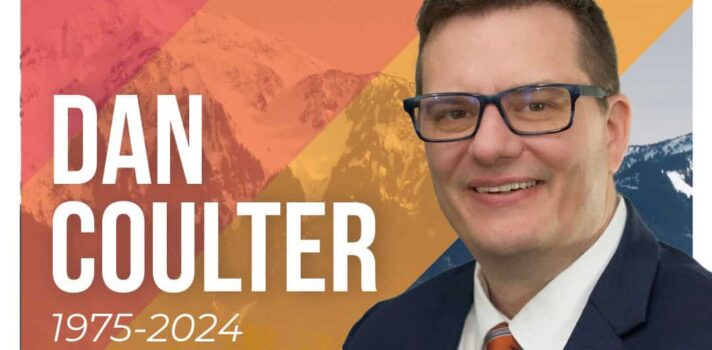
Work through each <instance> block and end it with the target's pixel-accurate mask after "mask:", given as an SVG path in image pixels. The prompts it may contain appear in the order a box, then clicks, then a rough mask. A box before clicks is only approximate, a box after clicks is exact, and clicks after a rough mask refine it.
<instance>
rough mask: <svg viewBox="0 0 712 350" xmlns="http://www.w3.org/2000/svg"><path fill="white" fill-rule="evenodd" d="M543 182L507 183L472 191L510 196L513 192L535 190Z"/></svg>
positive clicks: (476, 187)
mask: <svg viewBox="0 0 712 350" xmlns="http://www.w3.org/2000/svg"><path fill="white" fill-rule="evenodd" d="M541 182H542V181H537V180H531V181H523V182H511V183H505V184H502V185H499V186H475V187H472V189H474V190H475V192H477V193H486V194H500V195H502V194H508V193H512V192H517V191H522V190H526V189H530V188H533V187H535V186H537V185H539V184H541Z"/></svg>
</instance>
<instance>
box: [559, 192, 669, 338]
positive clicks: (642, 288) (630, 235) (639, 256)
mask: <svg viewBox="0 0 712 350" xmlns="http://www.w3.org/2000/svg"><path fill="white" fill-rule="evenodd" d="M626 206H627V211H628V215H627V219H626V224H625V229H624V231H623V236H622V237H621V241H620V244H619V245H618V248H617V249H616V252H615V254H614V255H613V257H612V258H611V261H610V262H609V263H608V266H606V269H605V270H604V271H603V274H602V275H601V277H600V278H599V279H598V282H597V283H596V286H595V287H594V289H593V291H592V292H591V296H590V298H589V300H588V303H587V305H586V307H585V308H584V310H583V313H582V314H581V317H580V318H579V321H578V323H577V324H576V327H575V328H574V331H573V333H572V334H571V337H570V338H569V341H568V343H567V344H566V347H565V349H625V346H624V345H623V342H622V340H621V338H622V337H623V336H624V335H625V334H626V333H627V332H629V331H630V330H632V329H633V328H635V327H636V326H638V325H640V324H642V323H644V322H645V318H646V310H647V306H648V299H649V298H650V292H651V290H652V285H653V282H654V281H655V276H656V273H657V268H658V261H659V259H660V255H659V254H660V253H659V246H658V243H657V241H656V240H655V237H653V235H652V233H650V231H649V230H648V228H647V227H646V226H645V224H644V223H643V221H642V220H641V218H640V216H638V213H637V212H636V210H635V208H633V206H632V205H631V204H630V201H628V200H627V199H626Z"/></svg>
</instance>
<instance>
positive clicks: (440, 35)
mask: <svg viewBox="0 0 712 350" xmlns="http://www.w3.org/2000/svg"><path fill="white" fill-rule="evenodd" d="M578 46H579V45H578V31H577V29H576V24H575V22H574V19H573V17H572V16H571V15H570V14H569V13H568V12H566V11H565V10H562V9H559V8H557V7H555V6H552V5H532V6H525V7H521V8H512V9H509V8H507V9H497V10H493V11H488V12H486V13H484V14H472V13H462V14H458V15H455V16H453V17H451V18H449V19H447V20H444V21H443V22H440V23H438V24H437V25H436V26H435V27H433V30H432V31H431V32H430V35H429V36H428V39H427V41H426V42H425V45H424V47H423V51H422V53H421V54H422V56H421V65H422V66H421V68H422V79H423V80H422V81H423V92H424V93H428V92H438V91H471V92H478V93H488V94H491V93H495V92H498V91H502V90H505V89H508V88H511V87H515V86H521V85H526V84H532V83H540V82H561V83H588V78H587V76H586V74H585V73H584V72H583V70H582V69H581V68H580V65H579V60H578V53H579V49H578Z"/></svg>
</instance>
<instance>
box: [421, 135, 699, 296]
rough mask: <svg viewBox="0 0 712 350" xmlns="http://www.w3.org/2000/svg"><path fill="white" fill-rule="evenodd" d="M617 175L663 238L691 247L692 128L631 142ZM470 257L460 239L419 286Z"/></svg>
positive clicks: (620, 188)
mask: <svg viewBox="0 0 712 350" xmlns="http://www.w3.org/2000/svg"><path fill="white" fill-rule="evenodd" d="M615 180H616V185H617V188H618V192H619V193H621V194H622V195H623V196H625V197H627V198H628V199H630V200H631V201H632V202H633V205H634V206H635V208H636V209H637V211H638V213H639V214H640V216H641V217H642V218H643V220H644V221H645V223H646V224H647V225H648V227H649V228H650V229H651V230H652V231H653V233H655V235H656V236H657V238H658V239H659V240H660V241H662V242H665V243H667V244H670V245H672V246H674V247H676V248H678V249H680V250H682V251H684V252H686V253H687V254H691V253H692V134H686V135H682V136H679V137H676V138H673V139H670V140H665V141H661V142H658V143H655V144H650V145H634V146H630V148H629V149H628V152H627V153H626V157H625V159H624V160H623V164H621V167H620V169H619V170H618V173H616V175H615ZM470 260H472V255H471V254H470V252H469V251H468V250H467V248H466V247H465V245H464V244H463V243H462V241H460V240H459V239H458V240H457V241H455V243H453V244H452V245H451V246H450V247H449V248H448V249H447V250H446V251H445V253H443V254H442V255H441V256H440V257H439V258H438V259H437V260H436V261H435V262H434V263H433V265H431V266H430V268H428V270H426V271H425V273H423V275H422V276H421V277H420V278H419V279H418V281H416V282H415V283H414V286H415V285H418V284H420V283H422V282H424V281H426V280H428V279H430V278H432V277H433V276H435V275H437V274H439V273H441V272H443V271H445V270H448V269H451V268H453V267H456V266H459V265H462V264H464V263H466V262H468V261H470Z"/></svg>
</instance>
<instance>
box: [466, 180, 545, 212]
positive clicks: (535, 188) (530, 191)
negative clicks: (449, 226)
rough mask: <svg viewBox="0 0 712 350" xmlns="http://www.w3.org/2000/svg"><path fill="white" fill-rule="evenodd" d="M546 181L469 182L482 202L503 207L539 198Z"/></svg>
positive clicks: (474, 194) (487, 205)
mask: <svg viewBox="0 0 712 350" xmlns="http://www.w3.org/2000/svg"><path fill="white" fill-rule="evenodd" d="M545 183H546V181H541V180H533V179H510V180H493V181H478V182H472V183H470V184H469V185H470V186H469V191H470V193H471V194H472V197H471V198H473V199H474V200H476V201H477V202H479V203H480V204H482V205H484V206H486V207H495V208H503V207H509V206H512V205H515V204H519V203H524V201H527V202H530V201H531V200H533V199H535V198H538V196H539V194H540V192H541V190H540V189H541V188H542V187H543V185H544V184H545Z"/></svg>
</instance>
